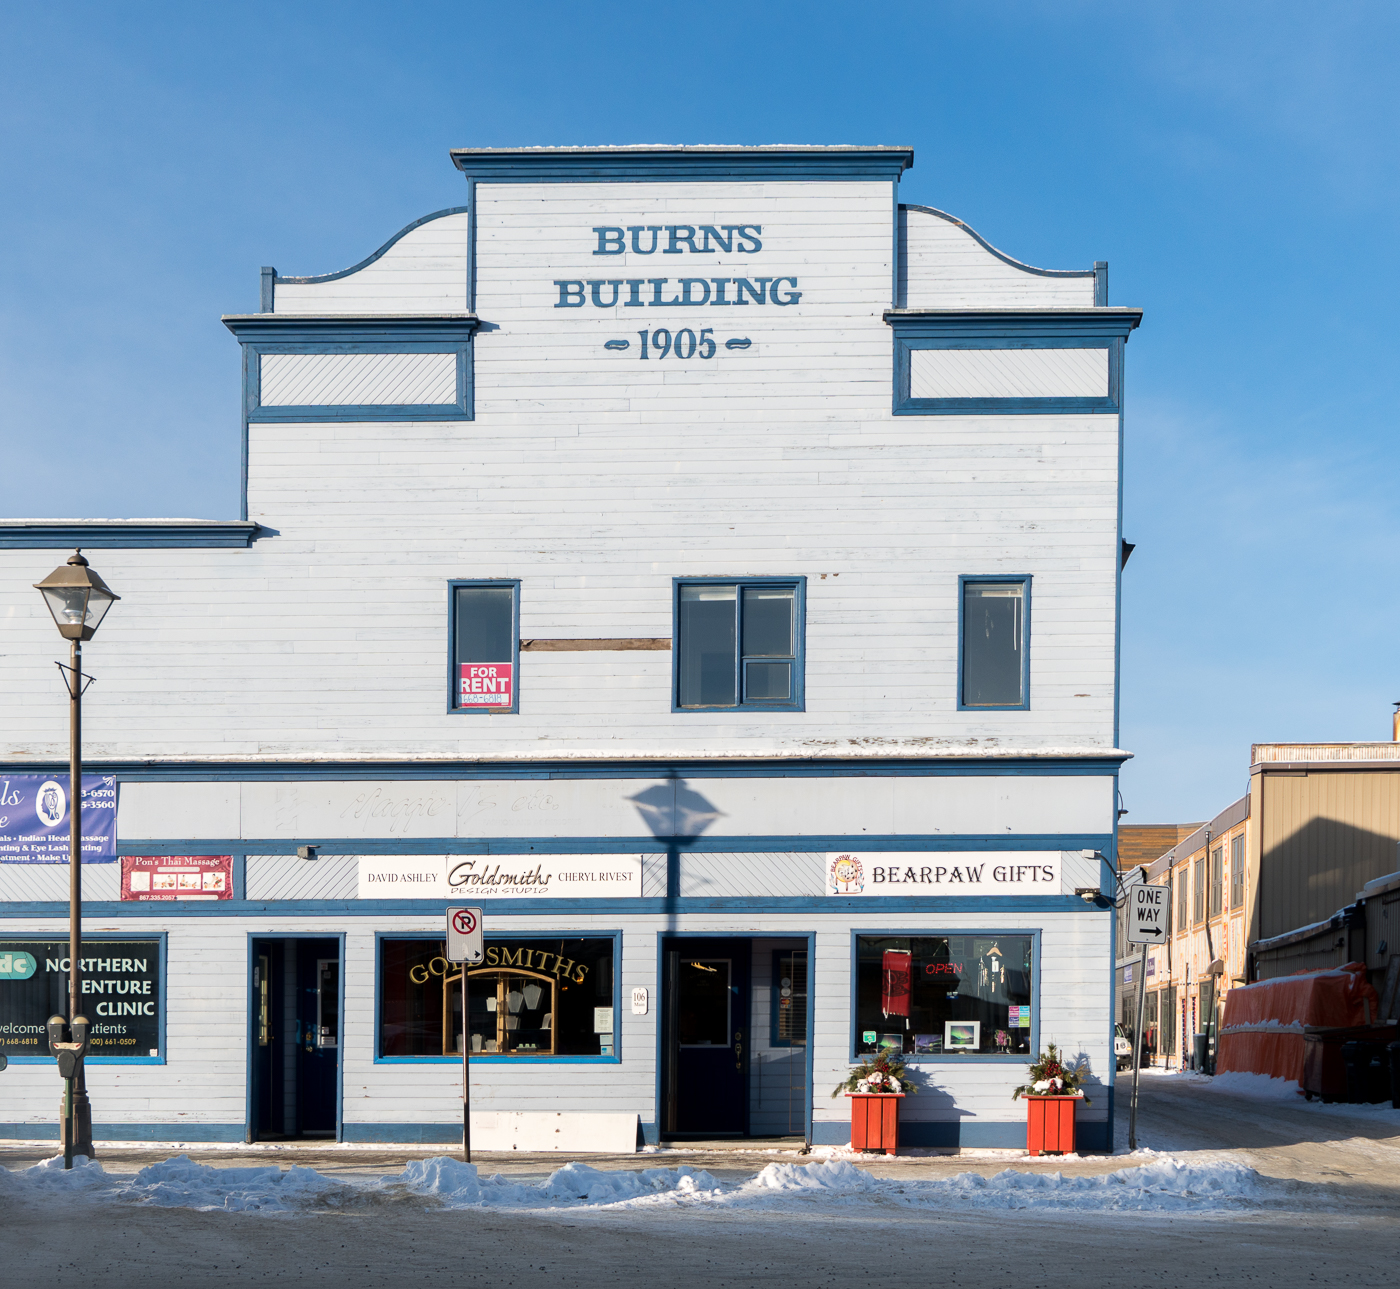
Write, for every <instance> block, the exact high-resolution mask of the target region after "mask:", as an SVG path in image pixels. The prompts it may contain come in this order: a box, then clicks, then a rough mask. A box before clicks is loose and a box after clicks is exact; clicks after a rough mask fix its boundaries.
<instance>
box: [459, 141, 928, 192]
mask: <svg viewBox="0 0 1400 1289" xmlns="http://www.w3.org/2000/svg"><path fill="white" fill-rule="evenodd" d="M450 155H451V157H452V164H453V165H455V166H456V167H457V169H458V170H460V171H461V172H462V173H463V174H464V175H466V176H467V178H468V179H474V180H480V181H484V182H487V183H560V182H564V183H569V182H572V183H637V182H641V183H648V182H652V183H656V182H680V183H687V182H688V183H707V182H714V181H726V180H739V181H754V180H766V179H786V180H797V181H801V180H821V179H826V180H838V181H840V180H846V181H852V180H854V181H861V180H864V181H867V182H869V181H878V180H885V181H890V180H897V179H898V178H899V177H900V175H901V174H903V173H904V171H906V170H907V169H909V167H910V166H912V165H913V164H914V150H913V148H904V147H886V146H875V147H854V146H848V145H841V146H817V145H809V144H765V145H762V146H756V147H741V146H725V145H719V144H701V145H694V146H692V145H679V144H644V145H628V146H625V147H589V148H453V149H452V150H451V153H450Z"/></svg>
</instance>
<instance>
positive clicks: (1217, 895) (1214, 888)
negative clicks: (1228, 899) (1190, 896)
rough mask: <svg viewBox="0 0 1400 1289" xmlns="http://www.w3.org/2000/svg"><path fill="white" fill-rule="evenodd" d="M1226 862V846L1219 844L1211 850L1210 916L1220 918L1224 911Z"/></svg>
mask: <svg viewBox="0 0 1400 1289" xmlns="http://www.w3.org/2000/svg"><path fill="white" fill-rule="evenodd" d="M1224 864H1225V847H1224V845H1223V844H1221V845H1219V846H1217V847H1216V848H1215V849H1214V850H1212V851H1211V852H1210V908H1209V910H1208V913H1209V916H1210V917H1213V918H1218V917H1219V916H1220V914H1221V913H1222V912H1223V911H1224V910H1223V907H1222V904H1223V897H1224V876H1225V874H1224Z"/></svg>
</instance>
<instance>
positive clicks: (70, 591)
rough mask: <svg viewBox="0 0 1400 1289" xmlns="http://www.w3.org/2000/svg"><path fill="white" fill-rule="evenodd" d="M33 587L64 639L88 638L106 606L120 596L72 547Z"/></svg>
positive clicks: (103, 616) (94, 630) (89, 638)
mask: <svg viewBox="0 0 1400 1289" xmlns="http://www.w3.org/2000/svg"><path fill="white" fill-rule="evenodd" d="M34 587H35V589H36V590H38V591H39V592H40V593H41V594H42V595H43V597H44V603H45V604H47V605H48V607H49V612H50V613H51V614H53V620H54V623H55V624H56V625H57V627H58V633H59V635H61V636H63V638H64V639H65V640H91V639H92V637H93V636H94V635H95V634H96V632H97V628H98V627H99V626H101V625H102V619H103V618H105V617H106V616H107V610H108V609H110V608H111V607H112V605H113V604H115V603H116V602H117V601H118V600H120V599H121V598H122V597H121V596H120V595H117V594H115V593H114V592H113V591H112V588H111V587H109V586H108V585H107V583H106V582H104V581H103V580H102V579H101V578H100V577H99V576H98V575H97V573H96V572H94V571H93V570H92V569H91V568H89V567H88V562H87V560H85V559H84V558H83V553H82V551H81V550H78V551H74V552H73V554H72V555H70V556H69V557H68V562H67V563H66V564H62V565H60V566H59V567H58V568H56V569H54V571H53V572H52V573H50V574H49V575H48V577H46V578H45V579H44V580H43V581H42V582H35V583H34Z"/></svg>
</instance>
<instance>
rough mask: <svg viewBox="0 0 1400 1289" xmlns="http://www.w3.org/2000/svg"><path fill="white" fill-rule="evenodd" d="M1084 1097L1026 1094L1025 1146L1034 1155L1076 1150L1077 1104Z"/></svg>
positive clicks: (1058, 1153) (1062, 1153)
mask: <svg viewBox="0 0 1400 1289" xmlns="http://www.w3.org/2000/svg"><path fill="white" fill-rule="evenodd" d="M1083 1099H1084V1098H1083V1097H1027V1098H1026V1149H1027V1150H1028V1151H1029V1152H1030V1153H1031V1154H1032V1155H1071V1154H1073V1153H1074V1107H1075V1105H1076V1104H1077V1103H1078V1102H1080V1101H1082V1100H1083Z"/></svg>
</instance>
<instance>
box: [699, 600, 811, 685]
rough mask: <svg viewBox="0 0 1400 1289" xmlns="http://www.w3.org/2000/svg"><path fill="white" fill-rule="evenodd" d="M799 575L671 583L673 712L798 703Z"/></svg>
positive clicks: (800, 666)
mask: <svg viewBox="0 0 1400 1289" xmlns="http://www.w3.org/2000/svg"><path fill="white" fill-rule="evenodd" d="M802 592H803V582H802V579H800V578H799V579H791V580H786V581H778V580H773V581H769V580H767V579H763V580H759V579H743V580H736V581H718V580H714V581H678V582H677V583H676V642H675V706H676V709H677V710H695V709H701V710H704V709H717V710H722V709H725V708H741V707H746V708H759V707H770V708H773V707H776V708H785V709H788V710H793V709H796V710H800V709H801V707H802V617H803V614H802V608H803V605H802Z"/></svg>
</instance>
